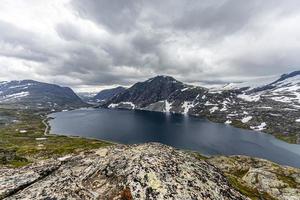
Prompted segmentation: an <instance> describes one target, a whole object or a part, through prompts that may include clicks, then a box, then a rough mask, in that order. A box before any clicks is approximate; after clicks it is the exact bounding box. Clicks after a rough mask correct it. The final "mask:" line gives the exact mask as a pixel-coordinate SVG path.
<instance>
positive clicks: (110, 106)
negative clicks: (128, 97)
mask: <svg viewBox="0 0 300 200" xmlns="http://www.w3.org/2000/svg"><path fill="white" fill-rule="evenodd" d="M118 105H119V104H118V103H111V104H109V106H108V108H116V107H117V106H118Z"/></svg>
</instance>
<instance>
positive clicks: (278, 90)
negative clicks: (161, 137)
mask: <svg viewBox="0 0 300 200" xmlns="http://www.w3.org/2000/svg"><path fill="white" fill-rule="evenodd" d="M274 78H275V77H274ZM252 85H255V84H252ZM299 88H300V72H299V71H298V72H292V73H290V74H285V75H282V76H279V77H277V78H276V79H273V80H272V79H270V82H269V83H267V82H266V81H265V82H264V83H262V84H257V83H256V87H253V86H252V87H250V86H246V85H245V84H244V85H242V87H232V88H227V89H224V88H222V89H207V88H203V87H198V86H191V85H186V84H184V83H182V82H180V81H177V80H175V79H174V78H172V77H168V76H157V77H154V78H151V79H149V80H147V81H145V82H139V83H136V84H135V85H133V86H132V87H131V88H128V89H127V90H125V91H124V92H122V93H120V94H119V95H116V96H115V97H113V98H112V99H111V100H109V101H107V102H106V103H105V104H104V107H108V108H125V109H140V110H151V111H159V112H174V113H182V114H190V115H194V116H205V117H207V118H209V119H210V120H212V121H216V122H222V123H226V124H232V125H233V126H237V127H243V128H248V129H253V130H258V131H264V132H268V133H271V134H274V135H275V136H277V137H280V138H281V139H285V140H287V141H289V142H297V143H300V112H299V109H300V90H299Z"/></svg>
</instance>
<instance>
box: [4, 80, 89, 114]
mask: <svg viewBox="0 0 300 200" xmlns="http://www.w3.org/2000/svg"><path fill="white" fill-rule="evenodd" d="M0 104H10V105H15V106H17V107H32V108H52V109H56V108H57V109H61V108H70V107H79V106H83V105H85V103H83V101H82V100H81V99H80V98H79V97H78V96H77V95H76V94H75V93H74V92H73V90H72V89H70V88H68V87H60V86H58V85H54V84H48V83H42V82H37V81H33V80H22V81H9V82H0Z"/></svg>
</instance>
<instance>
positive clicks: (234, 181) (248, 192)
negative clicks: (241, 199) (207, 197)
mask: <svg viewBox="0 0 300 200" xmlns="http://www.w3.org/2000/svg"><path fill="white" fill-rule="evenodd" d="M225 175H226V176H227V179H228V181H229V182H230V184H231V186H232V187H234V188H235V189H236V190H238V191H239V192H240V193H241V194H243V195H245V196H247V197H249V198H250V199H253V200H260V199H264V200H275V199H274V198H273V197H271V196H270V195H269V194H268V193H265V192H264V193H261V192H259V191H258V190H257V189H255V188H251V187H249V186H247V185H246V184H245V183H243V182H242V180H241V179H240V178H238V177H236V176H233V175H230V174H225Z"/></svg>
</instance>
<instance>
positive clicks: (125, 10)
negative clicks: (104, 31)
mask: <svg viewBox="0 0 300 200" xmlns="http://www.w3.org/2000/svg"><path fill="white" fill-rule="evenodd" d="M139 4H140V3H139V1H134V0H122V1H119V0H110V1H107V0H90V1H82V0H74V1H73V2H72V5H73V7H74V8H76V10H77V11H78V14H79V15H80V16H82V17H84V18H90V19H92V20H95V21H96V22H98V23H100V24H103V25H105V26H107V27H108V28H110V29H111V30H113V31H117V32H122V31H129V30H131V29H132V28H133V27H134V26H135V23H136V18H137V16H138V13H139V9H140V8H139Z"/></svg>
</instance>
